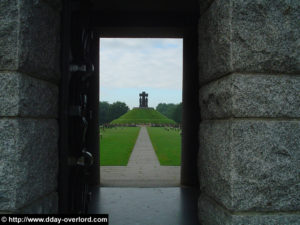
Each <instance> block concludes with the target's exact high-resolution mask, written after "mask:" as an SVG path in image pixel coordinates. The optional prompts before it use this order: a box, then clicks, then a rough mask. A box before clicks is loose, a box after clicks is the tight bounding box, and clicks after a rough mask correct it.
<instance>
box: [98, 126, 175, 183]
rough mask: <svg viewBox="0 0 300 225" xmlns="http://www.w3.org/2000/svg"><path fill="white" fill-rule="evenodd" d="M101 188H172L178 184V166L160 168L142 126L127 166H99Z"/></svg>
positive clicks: (144, 128)
mask: <svg viewBox="0 0 300 225" xmlns="http://www.w3.org/2000/svg"><path fill="white" fill-rule="evenodd" d="M100 183H101V186H116V187H164V186H165V187H166V186H167V187H172V186H179V184H180V166H160V164H159V161H158V159H157V157H156V154H155V152H154V149H153V147H152V144H151V141H150V138H149V135H148V132H147V129H146V127H144V126H142V127H141V130H140V133H139V136H138V138H137V141H136V143H135V146H134V148H133V151H132V153H131V156H130V159H129V162H128V164H127V166H101V167H100Z"/></svg>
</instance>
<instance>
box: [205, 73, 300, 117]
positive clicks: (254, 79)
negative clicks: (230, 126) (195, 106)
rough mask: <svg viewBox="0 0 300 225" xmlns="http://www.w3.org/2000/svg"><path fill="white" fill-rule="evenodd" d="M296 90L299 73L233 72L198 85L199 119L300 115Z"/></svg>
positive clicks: (297, 88) (299, 86)
mask: <svg viewBox="0 0 300 225" xmlns="http://www.w3.org/2000/svg"><path fill="white" fill-rule="evenodd" d="M299 90H300V76H278V75H274V76H273V75H251V74H248V75H245V74H232V75H230V76H226V77H224V78H222V79H219V80H217V81H214V82H211V83H209V84H208V85H205V86H203V87H202V88H201V90H200V97H199V101H200V109H201V118H202V119H212V118H228V117H291V118H296V117H299V118H300V95H299Z"/></svg>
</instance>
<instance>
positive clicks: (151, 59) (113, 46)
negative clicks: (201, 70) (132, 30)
mask: <svg viewBox="0 0 300 225" xmlns="http://www.w3.org/2000/svg"><path fill="white" fill-rule="evenodd" d="M142 91H146V92H147V93H148V94H149V107H156V106H157V104H158V103H161V102H164V103H179V102H181V101H182V39H162V38H101V39H100V100H101V101H108V102H109V103H113V102H115V101H122V102H125V103H126V104H127V105H128V106H129V107H130V108H132V107H138V104H139V96H138V94H139V93H140V92H142Z"/></svg>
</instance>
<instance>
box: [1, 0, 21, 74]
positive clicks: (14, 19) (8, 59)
mask: <svg viewBox="0 0 300 225" xmlns="http://www.w3.org/2000/svg"><path fill="white" fill-rule="evenodd" d="M17 1H18V0H1V1H0V9H1V10H0V69H1V70H3V69H6V70H10V69H15V68H17V65H18V61H17V56H18V48H17V47H18V45H17V43H18V26H19V15H18V7H17Z"/></svg>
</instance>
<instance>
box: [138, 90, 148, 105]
mask: <svg viewBox="0 0 300 225" xmlns="http://www.w3.org/2000/svg"><path fill="white" fill-rule="evenodd" d="M140 108H148V94H147V93H146V92H144V91H143V92H142V93H140Z"/></svg>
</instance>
